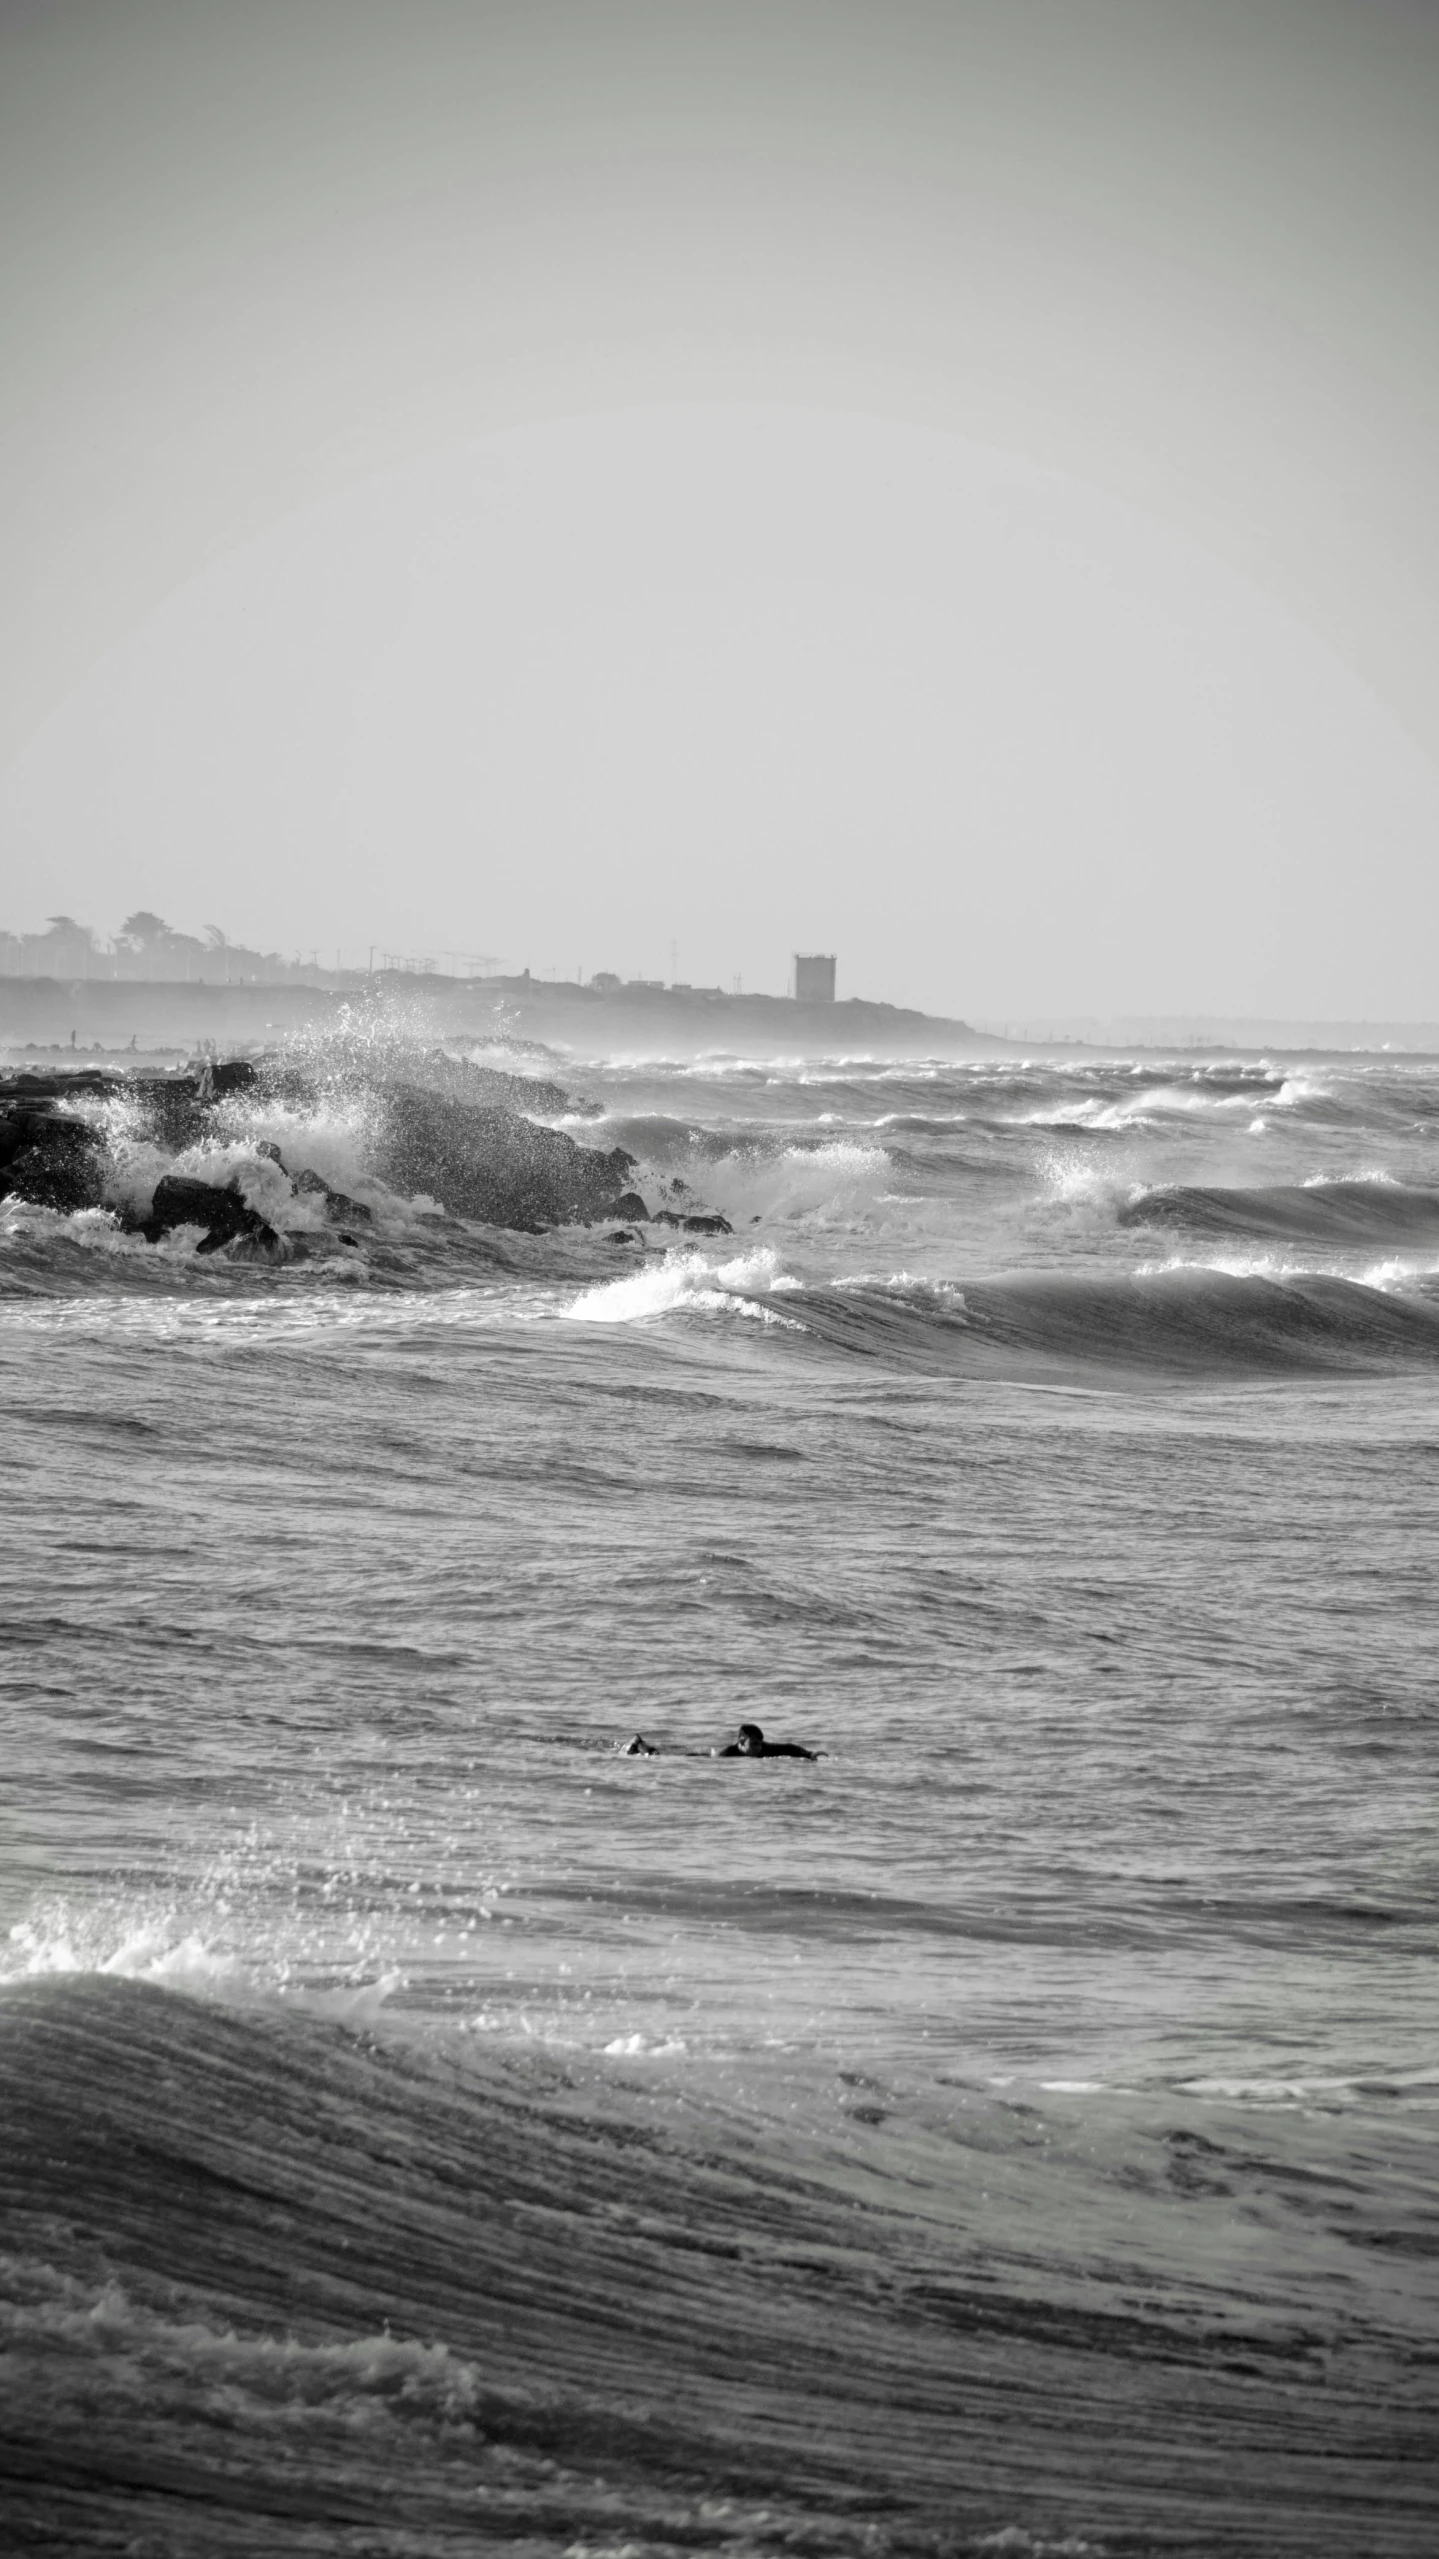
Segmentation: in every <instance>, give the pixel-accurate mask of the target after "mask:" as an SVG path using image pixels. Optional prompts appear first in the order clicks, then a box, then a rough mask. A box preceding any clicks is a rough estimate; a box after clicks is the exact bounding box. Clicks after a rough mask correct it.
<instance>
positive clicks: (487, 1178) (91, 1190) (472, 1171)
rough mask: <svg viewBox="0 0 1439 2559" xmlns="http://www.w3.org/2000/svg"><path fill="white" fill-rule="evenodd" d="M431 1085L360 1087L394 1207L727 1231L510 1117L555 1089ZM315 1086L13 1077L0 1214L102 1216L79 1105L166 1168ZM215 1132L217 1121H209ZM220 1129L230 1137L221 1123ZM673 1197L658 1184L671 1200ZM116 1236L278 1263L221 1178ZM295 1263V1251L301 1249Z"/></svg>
mask: <svg viewBox="0 0 1439 2559" xmlns="http://www.w3.org/2000/svg"><path fill="white" fill-rule="evenodd" d="M433 1064H434V1070H435V1076H434V1082H433V1083H431V1082H423V1083H420V1082H401V1083H396V1082H393V1081H389V1080H386V1079H383V1078H376V1079H375V1080H374V1082H373V1083H372V1084H371V1086H370V1098H371V1099H372V1101H373V1106H374V1107H373V1112H372V1114H371V1126H372V1129H373V1138H372V1147H371V1162H372V1163H373V1167H374V1170H375V1172H376V1173H377V1174H378V1175H379V1177H380V1178H381V1180H383V1181H384V1182H385V1183H386V1184H387V1186H388V1187H389V1188H390V1189H391V1190H393V1191H396V1192H398V1193H399V1194H400V1195H401V1197H404V1198H411V1199H413V1198H414V1197H416V1196H417V1195H419V1196H428V1197H429V1198H431V1199H433V1200H435V1201H437V1202H438V1204H439V1206H440V1207H441V1208H442V1209H444V1210H445V1211H446V1212H448V1214H449V1215H451V1216H453V1217H459V1218H473V1219H475V1220H476V1221H478V1222H479V1223H481V1224H484V1225H487V1226H498V1227H508V1228H512V1229H518V1230H520V1231H522V1232H526V1233H529V1234H539V1233H543V1232H545V1231H546V1230H547V1229H548V1228H550V1227H554V1226H566V1225H571V1224H582V1225H586V1226H589V1225H596V1224H603V1223H608V1222H609V1221H611V1220H617V1221H619V1222H620V1223H621V1225H622V1226H623V1229H624V1231H625V1233H626V1235H627V1237H629V1238H631V1239H632V1240H633V1241H635V1242H636V1243H642V1242H643V1238H642V1236H641V1235H639V1234H638V1233H637V1232H636V1231H635V1230H636V1229H638V1228H640V1227H642V1226H646V1225H659V1226H667V1227H671V1228H677V1229H679V1230H681V1231H682V1232H683V1233H685V1234H690V1235H728V1234H729V1233H730V1232H731V1229H730V1226H729V1223H728V1220H727V1219H725V1218H723V1217H715V1216H707V1215H702V1214H698V1213H695V1214H681V1213H680V1212H679V1211H677V1210H675V1209H672V1208H666V1209H660V1210H657V1211H655V1212H654V1213H653V1214H652V1213H651V1211H650V1210H649V1209H648V1208H647V1206H646V1204H645V1202H644V1200H643V1199H642V1198H641V1196H640V1194H639V1192H638V1191H636V1190H635V1189H633V1188H632V1187H631V1176H632V1175H633V1173H634V1170H635V1158H634V1157H633V1156H632V1155H628V1154H626V1152H625V1151H624V1149H623V1147H618V1146H616V1147H611V1148H609V1149H608V1150H607V1151H605V1150H602V1149H600V1148H597V1147H590V1146H582V1145H580V1144H579V1143H578V1141H577V1140H576V1139H575V1138H573V1137H571V1136H570V1135H569V1134H568V1133H567V1132H566V1131H565V1130H563V1129H556V1128H551V1127H547V1126H545V1125H543V1123H542V1122H541V1121H540V1120H538V1119H532V1118H529V1117H527V1116H526V1106H527V1107H528V1109H530V1110H534V1111H546V1112H555V1111H559V1110H563V1109H567V1108H571V1107H573V1105H572V1104H571V1103H570V1101H569V1097H568V1096H567V1095H566V1094H565V1093H564V1092H563V1091H562V1090H561V1088H560V1087H559V1086H558V1085H553V1084H548V1083H544V1082H540V1081H538V1080H537V1079H534V1078H529V1077H523V1076H509V1075H503V1074H501V1073H499V1072H498V1071H496V1070H494V1069H489V1068H475V1067H465V1066H462V1065H459V1064H457V1063H456V1061H454V1060H452V1059H448V1058H445V1057H443V1056H438V1055H437V1057H436V1058H435V1060H434V1061H433ZM321 1092H322V1086H321V1084H320V1082H319V1081H318V1080H316V1079H313V1078H311V1077H307V1076H306V1075H305V1073H304V1072H303V1071H302V1070H301V1069H300V1068H299V1067H297V1066H296V1065H295V1064H294V1063H293V1062H292V1061H285V1062H283V1063H281V1064H278V1065H276V1066H274V1067H273V1068H265V1069H261V1068H257V1067H256V1066H254V1065H252V1064H251V1062H250V1061H249V1060H248V1059H245V1058H232V1059H225V1060H220V1061H217V1060H214V1059H210V1058H205V1059H202V1060H201V1061H200V1063H199V1065H198V1066H196V1067H194V1068H192V1069H191V1070H189V1071H188V1072H187V1073H185V1074H183V1075H125V1074H118V1073H111V1072H108V1071H105V1070H97V1069H94V1068H81V1069H78V1070H72V1071H69V1072H66V1071H58V1072H33V1071H22V1072H21V1073H19V1074H17V1075H11V1076H6V1077H0V1200H3V1199H5V1198H9V1197H13V1198H17V1199H21V1200H25V1201H28V1202H31V1203H33V1204H34V1205H36V1206H39V1207H45V1208H54V1209H58V1210H61V1211H65V1212H70V1211H74V1210H76V1209H84V1208H96V1207H100V1206H102V1205H104V1204H105V1201H106V1187H107V1181H108V1180H109V1179H110V1178H112V1173H113V1168H112V1166H111V1163H110V1157H109V1147H108V1139H107V1134H106V1131H105V1130H104V1128H103V1127H102V1126H100V1125H98V1124H96V1123H95V1122H92V1121H91V1120H90V1119H88V1118H86V1117H85V1116H84V1115H83V1107H82V1106H83V1105H84V1104H85V1103H86V1102H94V1101H97V1100H99V1101H105V1100H123V1101H124V1102H125V1103H126V1104H127V1105H128V1106H129V1109H128V1111H127V1114H126V1116H127V1119H128V1121H129V1125H130V1127H131V1130H132V1131H135V1130H136V1128H137V1126H138V1131H139V1133H140V1134H142V1135H143V1136H144V1137H145V1138H147V1139H148V1140H149V1141H150V1142H151V1143H153V1144H154V1145H157V1146H158V1147H160V1148H161V1149H163V1150H164V1151H165V1152H167V1153H169V1154H171V1155H178V1154H182V1153H183V1152H184V1151H185V1150H186V1149H187V1148H191V1147H195V1146H199V1145H200V1144H202V1143H203V1142H204V1141H205V1140H207V1139H210V1138H213V1136H214V1135H215V1133H216V1123H215V1112H216V1109H217V1106H218V1105H222V1104H224V1103H226V1102H228V1101H232V1100H233V1099H234V1098H235V1097H237V1096H241V1095H248V1094H251V1093H253V1094H255V1095H256V1097H257V1098H260V1099H266V1100H270V1101H275V1102H280V1101H283V1102H284V1103H285V1104H287V1105H288V1106H290V1107H291V1108H299V1109H301V1110H303V1109H304V1108H305V1107H306V1105H312V1104H314V1103H316V1102H317V1101H318V1100H319V1099H320V1098H321ZM220 1125H221V1128H222V1130H223V1128H224V1122H223V1121H222V1122H221V1124H220ZM232 1125H233V1124H232ZM255 1151H256V1153H257V1154H259V1155H263V1156H266V1157H268V1158H269V1160H270V1161H271V1162H272V1163H273V1164H274V1165H276V1166H277V1167H278V1169H279V1171H280V1172H281V1173H284V1174H285V1175H286V1178H287V1179H288V1180H289V1182H290V1185H291V1190H292V1193H294V1194H304V1195H306V1196H308V1197H311V1198H314V1199H317V1200H319V1201H320V1202H321V1204H322V1205H323V1210H324V1214H325V1218H326V1220H327V1222H328V1223H329V1224H330V1225H331V1226H332V1227H334V1228H335V1229H336V1230H337V1232H338V1233H339V1235H340V1237H341V1240H343V1241H345V1242H350V1243H353V1242H355V1241H357V1240H358V1239H357V1237H356V1236H355V1234H353V1233H352V1232H347V1231H346V1230H352V1229H356V1228H359V1227H363V1226H367V1225H370V1224H372V1222H373V1220H372V1213H371V1211H370V1209H369V1208H367V1207H366V1206H365V1204H364V1203H363V1201H360V1200H357V1199H354V1198H352V1197H350V1196H349V1194H348V1193H346V1192H344V1191H337V1190H335V1189H333V1188H332V1186H331V1185H330V1184H329V1183H328V1182H327V1181H325V1180H324V1178H323V1177H322V1176H321V1175H320V1174H319V1173H316V1172H313V1171H311V1170H309V1169H308V1168H305V1169H303V1170H301V1171H300V1172H298V1173H295V1174H290V1173H289V1172H288V1170H287V1168H286V1166H285V1165H284V1164H283V1163H282V1162H281V1158H280V1151H279V1148H278V1147H277V1146H275V1145H273V1144H272V1143H269V1142H262V1143H260V1144H259V1145H257V1147H256V1150H255ZM682 1187H683V1186H682V1185H679V1184H671V1185H670V1190H671V1195H672V1196H673V1195H674V1194H675V1193H676V1192H677V1191H678V1190H680V1189H682ZM122 1223H123V1224H124V1225H125V1226H126V1228H127V1229H128V1231H129V1232H131V1233H136V1234H141V1235H145V1236H147V1237H148V1238H149V1239H150V1240H151V1241H156V1240H158V1238H159V1237H160V1236H162V1235H167V1234H172V1233H174V1232H175V1230H176V1229H177V1228H179V1227H182V1226H198V1227H199V1228H201V1230H202V1234H203V1241H202V1242H201V1244H200V1246H199V1247H198V1249H199V1250H200V1251H201V1252H205V1253H214V1252H218V1251H220V1250H221V1249H222V1248H225V1249H227V1250H229V1251H231V1252H232V1254H235V1255H239V1256H241V1257H243V1258H252V1257H255V1256H264V1255H266V1254H273V1255H276V1256H281V1257H283V1256H284V1255H286V1254H287V1253H288V1251H289V1249H290V1247H289V1246H288V1244H287V1243H286V1242H285V1240H284V1239H283V1238H281V1237H280V1236H278V1235H277V1233H276V1231H275V1228H274V1227H273V1226H272V1225H270V1224H268V1223H267V1221H266V1219H265V1218H264V1217H263V1216H262V1215H261V1214H260V1213H259V1212H258V1210H255V1209H252V1208H251V1207H249V1206H248V1204H247V1203H246V1201H245V1199H244V1198H243V1196H242V1194H241V1191H240V1188H239V1184H238V1181H237V1180H234V1179H232V1180H230V1181H228V1182H226V1183H223V1184H217V1183H213V1182H207V1181H205V1180H203V1179H200V1178H192V1177H191V1176H189V1175H186V1174H180V1173H167V1174H165V1175H164V1176H163V1178H162V1179H161V1180H160V1182H159V1183H158V1184H157V1185H156V1189H155V1194H154V1198H153V1201H152V1203H151V1205H150V1208H149V1209H148V1211H147V1212H146V1213H145V1215H144V1216H143V1217H142V1216H135V1215H129V1216H124V1217H123V1218H122ZM301 1249H303V1245H302V1243H301Z"/></svg>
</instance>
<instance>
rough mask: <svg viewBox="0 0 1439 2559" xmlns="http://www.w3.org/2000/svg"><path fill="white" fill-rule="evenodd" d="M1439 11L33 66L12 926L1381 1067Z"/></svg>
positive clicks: (789, 8)
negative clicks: (1293, 1036)
mask: <svg viewBox="0 0 1439 2559" xmlns="http://www.w3.org/2000/svg"><path fill="white" fill-rule="evenodd" d="M1436 142H1439V13H1436V10H1435V9H1434V8H1433V7H1432V6H1427V5H1425V6H1421V5H1417V0H1407V5H1401V4H1400V0H1242V5H1238V4H1236V5H1231V0H1183V5H1174V0H949V4H948V5H942V6H930V7H921V6H916V5H913V0H884V4H883V5H875V6H858V7H856V6H846V5H843V0H822V4H820V5H802V0H723V5H709V4H708V0H699V4H698V5H685V0H650V4H649V5H628V0H580V4H579V5H574V6H555V5H548V0H524V5H520V6H502V7H501V6H486V5H483V0H478V4H476V0H393V5H389V6H383V7H381V6H374V5H370V0H284V5H278V6H273V5H268V0H245V5H244V6H243V7H225V6H222V5H200V0H50V5H25V0H0V343H3V345H4V347H5V350H6V360H5V364H4V367H3V372H0V453H3V474H0V491H3V494H0V539H3V544H4V558H5V563H6V566H5V575H4V577H3V580H0V751H3V753H4V755H5V758H6V762H5V765H4V769H3V771H0V858H3V865H4V875H5V876H4V888H3V903H0V921H3V922H9V923H11V924H12V925H19V926H30V925H33V924H35V923H37V922H38V921H40V920H41V919H42V918H43V916H44V915H45V914H47V913H49V912H51V911H53V910H54V909H55V908H63V909H66V910H68V911H70V912H73V913H78V914H80V915H82V916H84V917H86V918H87V919H89V920H91V921H94V922H96V923H97V924H100V925H102V926H105V927H111V926H113V925H114V924H115V923H116V922H117V921H118V920H119V917H120V915H121V914H122V913H123V912H124V911H125V909H126V908H128V907H129V906H131V905H135V904H141V903H143V904H146V905H150V906H156V907H159V908H160V909H161V910H162V911H163V912H165V913H166V914H168V915H170V916H171V917H172V919H173V920H174V921H176V922H178V923H182V924H185V925H187V926H190V927H196V926H198V925H199V924H201V923H205V922H211V921H213V922H216V923H220V924H222V925H224V926H225V927H226V928H227V929H229V930H230V931H231V932H233V933H235V934H237V935H244V936H247V937H255V936H258V937H261V938H263V939H264V940H266V941H267V942H269V941H276V940H278V941H280V942H281V943H282V944H283V945H284V946H285V947H286V948H294V947H297V946H303V947H306V948H308V947H311V946H316V945H318V946H320V947H321V948H322V949H324V950H327V951H328V950H332V949H333V948H334V947H336V946H340V947H342V948H344V949H345V950H346V952H347V954H348V953H353V952H355V951H363V949H364V948H365V947H367V946H368V944H369V943H371V942H372V941H373V942H377V943H379V944H381V945H382V946H383V947H386V948H390V949H395V950H415V951H435V952H439V951H443V950H450V949H455V950H482V951H491V952H496V953H498V954H500V955H502V956H503V957H505V958H506V959H507V960H509V961H510V962H511V963H512V964H514V965H516V966H523V965H525V964H526V963H528V964H529V965H530V966H532V967H534V968H536V969H540V968H544V967H549V966H555V967H561V968H564V969H566V970H567V971H568V970H571V969H573V968H574V967H575V966H577V965H578V966H581V967H584V968H585V969H586V970H589V969H593V968H597V967H604V966H609V967H616V968H620V969H622V970H625V971H634V972H636V973H643V974H646V975H661V974H663V975H665V976H668V975H669V974H670V973H671V951H672V948H677V950H678V973H679V974H680V975H681V976H682V977H687V978H693V979H699V980H705V981H712V980H715V979H722V980H723V981H724V982H726V983H727V982H728V981H729V979H730V978H731V976H732V975H733V974H735V973H737V972H742V973H743V974H744V976H745V979H746V982H747V983H750V984H757V985H773V986H778V985H780V984H782V983H783V979H784V973H785V968H786V963H787V957H788V952H789V950H790V948H791V947H792V946H793V945H794V943H796V942H798V943H800V944H801V945H810V944H813V945H815V946H819V947H830V946H833V947H836V948H837V949H838V950H839V953H840V960H841V983H842V986H843V987H844V988H846V989H848V990H849V991H858V992H865V993H872V994H882V995H888V996H891V997H893V998H896V999H899V1000H909V1001H918V1002H923V1003H925V1004H928V1005H931V1006H934V1007H937V1008H943V1009H946V1010H949V1009H958V1010H964V1009H968V1010H971V1011H975V1012H979V1013H994V1012H998V1011H1006V1010H1017V1009H1031V1010H1032V1009H1036V1008H1056V1007H1063V1008H1064V1009H1068V1010H1071V1011H1076V1010H1102V1009H1105V1008H1119V1007H1124V1008H1128V1009H1150V1010H1155V1011H1160V1010H1166V1009H1173V1008H1177V1007H1187V1008H1197V1009H1210V1010H1214V1011H1240V1010H1261V1009H1262V1010H1269V1011H1273V1010H1280V1011H1284V1010H1287V1011H1293V1012H1296V1013H1304V1012H1316V1011H1317V1012H1330V1013H1354V1014H1357V1013H1368V1014H1385V1013H1388V1014H1394V1015H1413V1014H1416V1013H1426V1012H1427V1013H1432V1012H1433V1011H1434V1010H1435V1009H1436V1001H1439V997H1436V968H1435V961H1434V953H1435V951H1436V950H1439V929H1436V928H1439V860H1436V852H1439V764H1436V758H1439V556H1436V554H1439V541H1436V532H1439V499H1436V492H1435V470H1434V462H1433V456H1434V453H1435V450H1436V449H1439V448H1437V447H1436V426H1439V418H1436V409H1439V343H1436V325H1435V322H1436V313H1435V302H1436V286H1435V281H1434V277H1435V270H1436V258H1435V245H1436V241H1439V150H1436Z"/></svg>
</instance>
